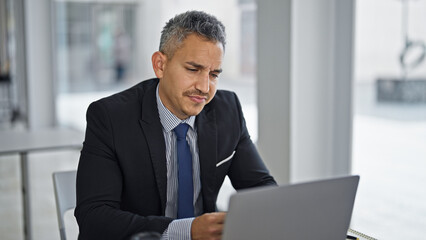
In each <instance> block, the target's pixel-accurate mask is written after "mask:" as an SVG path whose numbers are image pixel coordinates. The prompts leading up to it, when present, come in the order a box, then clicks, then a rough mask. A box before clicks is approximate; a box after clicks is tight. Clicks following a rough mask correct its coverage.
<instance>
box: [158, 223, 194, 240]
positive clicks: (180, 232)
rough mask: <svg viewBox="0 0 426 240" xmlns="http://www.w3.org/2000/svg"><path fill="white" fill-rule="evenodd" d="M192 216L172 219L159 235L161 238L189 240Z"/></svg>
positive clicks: (164, 239) (163, 239)
mask: <svg viewBox="0 0 426 240" xmlns="http://www.w3.org/2000/svg"><path fill="white" fill-rule="evenodd" d="M192 221H194V218H183V219H177V220H173V221H172V222H171V223H170V224H169V227H168V228H167V229H166V231H164V233H163V235H162V236H161V239H162V240H169V239H173V240H191V225H192Z"/></svg>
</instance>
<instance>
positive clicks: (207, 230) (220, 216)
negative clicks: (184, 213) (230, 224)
mask: <svg viewBox="0 0 426 240" xmlns="http://www.w3.org/2000/svg"><path fill="white" fill-rule="evenodd" d="M225 217H226V213H224V212H215V213H205V214H203V215H201V216H199V217H196V218H195V219H194V221H193V222H192V226H191V238H192V240H199V239H202V240H204V239H211V240H220V239H221V238H222V231H223V224H224V222H225Z"/></svg>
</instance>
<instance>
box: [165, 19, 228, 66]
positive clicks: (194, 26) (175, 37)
mask: <svg viewBox="0 0 426 240" xmlns="http://www.w3.org/2000/svg"><path fill="white" fill-rule="evenodd" d="M192 33H195V34H197V35H199V36H201V37H202V38H205V39H206V40H208V41H212V42H220V43H222V46H223V50H225V44H226V34H225V26H224V25H223V24H222V23H221V22H220V21H219V20H217V18H216V17H215V16H213V15H210V14H207V13H205V12H201V11H188V12H185V13H181V14H179V15H176V16H175V17H174V18H172V19H170V20H169V21H168V22H167V23H166V26H164V28H163V31H161V39H160V51H161V52H162V53H164V54H166V56H168V57H169V58H171V57H173V54H174V53H175V51H176V50H177V49H178V48H179V47H180V45H181V44H182V42H183V40H185V38H186V37H187V36H188V35H189V34H192Z"/></svg>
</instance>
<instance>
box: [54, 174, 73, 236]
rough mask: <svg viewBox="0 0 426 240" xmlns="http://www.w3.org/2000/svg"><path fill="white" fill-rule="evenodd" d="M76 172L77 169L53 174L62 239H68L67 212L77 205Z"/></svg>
mask: <svg viewBox="0 0 426 240" xmlns="http://www.w3.org/2000/svg"><path fill="white" fill-rule="evenodd" d="M76 173H77V171H66V172H54V173H53V176H52V177H53V186H54V189H55V199H56V209H57V214H58V224H59V234H60V235H61V240H65V239H66V234H65V224H64V215H65V212H66V211H68V210H70V209H73V208H75V205H76V192H75V184H76Z"/></svg>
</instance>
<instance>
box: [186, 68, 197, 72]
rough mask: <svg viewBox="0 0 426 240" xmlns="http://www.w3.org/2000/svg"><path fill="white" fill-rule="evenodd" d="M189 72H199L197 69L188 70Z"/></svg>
mask: <svg viewBox="0 0 426 240" xmlns="http://www.w3.org/2000/svg"><path fill="white" fill-rule="evenodd" d="M187 70H188V71H190V72H196V71H198V70H197V69H195V68H187Z"/></svg>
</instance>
